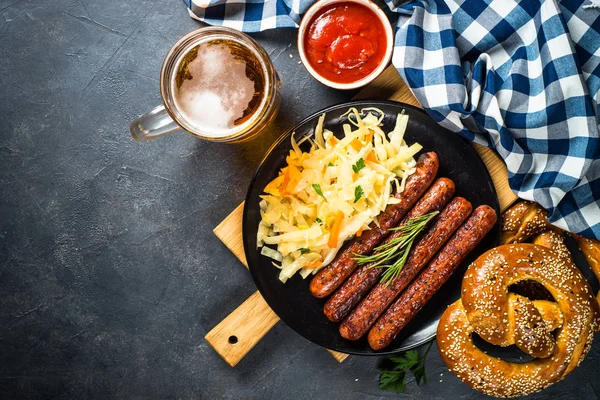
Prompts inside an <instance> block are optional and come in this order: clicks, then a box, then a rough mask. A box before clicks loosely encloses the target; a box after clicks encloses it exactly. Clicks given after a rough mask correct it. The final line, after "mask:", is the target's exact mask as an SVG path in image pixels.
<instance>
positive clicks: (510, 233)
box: [500, 200, 600, 302]
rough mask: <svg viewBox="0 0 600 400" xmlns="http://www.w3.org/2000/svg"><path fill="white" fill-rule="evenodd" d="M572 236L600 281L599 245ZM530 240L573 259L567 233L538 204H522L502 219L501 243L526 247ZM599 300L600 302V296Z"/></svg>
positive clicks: (505, 213)
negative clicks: (553, 222)
mask: <svg viewBox="0 0 600 400" xmlns="http://www.w3.org/2000/svg"><path fill="white" fill-rule="evenodd" d="M569 235H570V236H571V237H572V238H573V239H575V241H576V242H577V247H579V250H581V252H582V253H583V255H584V256H585V259H586V261H587V262H588V264H589V266H590V268H591V269H592V272H593V273H594V275H595V276H596V279H598V280H599V281H600V242H599V241H597V240H592V239H588V238H586V237H583V236H580V235H577V234H574V233H569ZM531 238H533V240H532V242H533V243H535V244H539V245H542V246H544V247H548V248H551V249H553V250H554V251H556V252H557V253H559V255H560V256H563V257H567V258H569V259H571V253H570V252H569V249H568V248H567V246H566V245H565V241H564V239H565V232H564V231H563V230H561V229H559V228H556V227H554V226H552V225H550V223H549V222H548V218H547V213H546V211H545V210H544V209H543V208H542V207H541V206H540V205H539V204H537V203H534V202H531V201H525V200H522V201H519V202H517V203H515V204H514V205H513V206H511V207H510V208H509V209H508V210H506V211H505V212H504V214H503V215H502V234H501V237H500V242H501V243H503V244H506V243H523V242H525V241H527V240H530V239H531ZM526 286H527V285H526V284H524V285H521V287H522V288H523V289H525V291H528V290H527V287H526ZM597 299H598V302H600V292H598V295H597Z"/></svg>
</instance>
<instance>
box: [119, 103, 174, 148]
mask: <svg viewBox="0 0 600 400" xmlns="http://www.w3.org/2000/svg"><path fill="white" fill-rule="evenodd" d="M177 129H181V128H180V127H179V125H177V123H176V122H175V121H173V119H172V118H171V117H170V116H169V113H167V110H165V107H164V106H162V105H161V106H158V107H156V108H154V109H153V110H152V111H150V112H147V113H146V114H143V115H140V116H139V117H137V118H136V119H135V120H134V121H133V122H132V123H131V125H129V130H130V131H131V136H133V138H134V139H135V140H149V139H154V138H156V137H159V136H162V135H164V134H165V133H169V132H173V131H175V130H177Z"/></svg>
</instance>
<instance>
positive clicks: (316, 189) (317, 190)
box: [312, 183, 325, 197]
mask: <svg viewBox="0 0 600 400" xmlns="http://www.w3.org/2000/svg"><path fill="white" fill-rule="evenodd" d="M312 187H313V189H315V192H317V194H318V195H319V196H321V197H325V196H323V192H322V191H321V185H319V184H317V183H313V184H312Z"/></svg>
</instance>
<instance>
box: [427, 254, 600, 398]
mask: <svg viewBox="0 0 600 400" xmlns="http://www.w3.org/2000/svg"><path fill="white" fill-rule="evenodd" d="M522 280H532V281H535V282H537V283H539V284H542V285H543V286H544V287H545V288H546V289H547V290H548V291H549V292H550V294H551V295H552V297H553V298H554V299H555V301H545V300H540V301H532V300H529V299H528V298H527V297H523V296H519V295H517V294H514V293H510V292H509V286H510V285H512V284H514V283H515V282H518V281H522ZM599 325H600V306H599V305H598V302H597V301H596V300H595V298H594V297H593V294H592V289H591V287H590V285H589V283H588V282H587V280H586V279H585V277H584V276H583V275H582V273H581V272H580V271H579V270H578V269H577V267H576V266H575V265H574V264H573V262H572V261H571V260H570V259H569V258H566V257H562V256H560V255H559V254H558V253H556V252H555V251H553V250H551V249H549V248H546V247H543V246H540V245H536V244H529V243H523V244H509V245H503V246H500V247H497V248H495V249H492V250H490V251H488V252H486V253H485V254H483V255H482V256H480V257H479V258H478V259H477V260H476V261H475V262H474V263H473V264H471V265H470V266H469V268H468V270H467V272H466V274H465V277H464V278H463V282H462V297H461V299H460V300H458V301H457V302H455V303H454V304H452V305H451V306H450V307H449V308H448V309H447V310H446V311H445V312H444V314H443V315H442V318H441V319H440V323H439V325H438V331H437V343H438V347H439V349H440V353H441V355H442V359H443V360H444V362H445V363H446V364H447V365H448V367H449V368H450V370H451V371H452V372H454V373H455V374H456V375H457V376H458V377H459V378H460V379H461V380H462V381H463V382H465V383H467V384H468V385H470V386H471V387H473V388H474V389H477V390H479V391H481V392H483V393H486V394H488V395H492V396H498V397H515V396H523V395H528V394H531V393H534V392H537V391H539V390H542V389H544V388H545V387H547V386H549V385H551V384H553V383H555V382H557V381H559V380H561V379H562V378H564V377H565V376H566V375H567V374H568V373H570V372H571V371H572V370H573V369H574V368H575V367H576V366H577V365H578V364H579V363H580V362H581V360H582V359H583V358H584V357H585V355H586V354H587V352H588V350H589V349H590V346H591V344H592V339H593V337H594V334H595V332H596V330H597V329H598V326H599ZM555 330H556V332H553V331H555ZM473 333H477V334H478V335H479V336H480V337H481V338H482V339H483V340H486V341H487V342H489V343H492V344H494V345H498V346H509V345H511V344H515V345H516V346H517V347H518V348H519V349H521V350H522V351H523V352H525V353H527V354H530V355H532V356H534V357H536V359H535V360H532V361H529V362H525V363H514V362H508V361H505V360H502V359H500V358H496V357H492V356H490V355H487V354H486V353H484V352H483V351H482V350H480V349H479V348H478V347H477V346H476V345H475V344H474V342H473V339H472V334H473Z"/></svg>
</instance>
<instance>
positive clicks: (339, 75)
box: [304, 2, 387, 83]
mask: <svg viewBox="0 0 600 400" xmlns="http://www.w3.org/2000/svg"><path fill="white" fill-rule="evenodd" d="M386 44H387V39H386V32H385V27H384V25H383V23H382V22H381V20H380V19H379V18H378V17H377V14H375V13H374V12H373V11H372V10H370V9H369V8H367V7H366V6H363V5H361V4H357V3H351V2H347V3H336V4H332V5H331V6H328V7H324V8H323V9H322V10H319V11H318V12H317V13H316V14H315V16H314V17H313V18H312V20H311V21H310V22H309V23H308V26H307V29H306V35H305V37H304V48H305V53H306V57H307V59H308V61H309V63H310V65H311V66H312V67H313V69H314V70H315V71H316V72H317V74H319V75H321V76H322V77H324V78H326V79H327V80H330V81H332V82H336V83H352V82H356V81H358V80H360V79H362V78H364V77H366V76H368V75H369V74H371V72H373V71H374V70H375V69H376V68H377V67H378V66H379V65H380V64H381V62H382V60H383V58H384V56H385V53H386Z"/></svg>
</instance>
